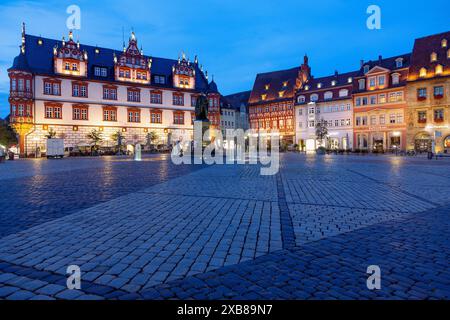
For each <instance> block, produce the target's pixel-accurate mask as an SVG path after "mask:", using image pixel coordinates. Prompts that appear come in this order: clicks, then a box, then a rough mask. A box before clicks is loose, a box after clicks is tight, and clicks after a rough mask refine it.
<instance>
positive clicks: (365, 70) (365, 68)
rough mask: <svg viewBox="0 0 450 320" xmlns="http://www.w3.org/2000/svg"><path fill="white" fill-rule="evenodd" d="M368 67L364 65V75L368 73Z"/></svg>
mask: <svg viewBox="0 0 450 320" xmlns="http://www.w3.org/2000/svg"><path fill="white" fill-rule="evenodd" d="M369 68H370V67H369V66H368V65H365V66H364V74H366V73H367V72H369Z"/></svg>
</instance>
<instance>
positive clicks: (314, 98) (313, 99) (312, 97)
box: [310, 93, 319, 102]
mask: <svg viewBox="0 0 450 320" xmlns="http://www.w3.org/2000/svg"><path fill="white" fill-rule="evenodd" d="M310 100H311V102H315V101H317V100H319V95H318V94H316V93H314V94H312V95H311V98H310Z"/></svg>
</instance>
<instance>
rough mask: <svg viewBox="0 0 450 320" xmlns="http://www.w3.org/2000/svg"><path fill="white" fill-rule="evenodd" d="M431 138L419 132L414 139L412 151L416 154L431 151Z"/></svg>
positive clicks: (427, 134) (425, 133)
mask: <svg viewBox="0 0 450 320" xmlns="http://www.w3.org/2000/svg"><path fill="white" fill-rule="evenodd" d="M431 141H432V139H431V136H430V134H429V133H427V132H420V133H418V134H417V135H416V137H415V138H414V149H415V150H416V151H417V152H428V151H431Z"/></svg>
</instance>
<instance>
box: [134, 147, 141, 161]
mask: <svg viewBox="0 0 450 320" xmlns="http://www.w3.org/2000/svg"><path fill="white" fill-rule="evenodd" d="M141 153H142V152H141V144H140V143H136V145H135V146H134V161H141V160H142V156H141Z"/></svg>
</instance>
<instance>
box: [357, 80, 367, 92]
mask: <svg viewBox="0 0 450 320" xmlns="http://www.w3.org/2000/svg"><path fill="white" fill-rule="evenodd" d="M358 84H359V90H364V89H365V88H366V80H365V79H359V80H358Z"/></svg>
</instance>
